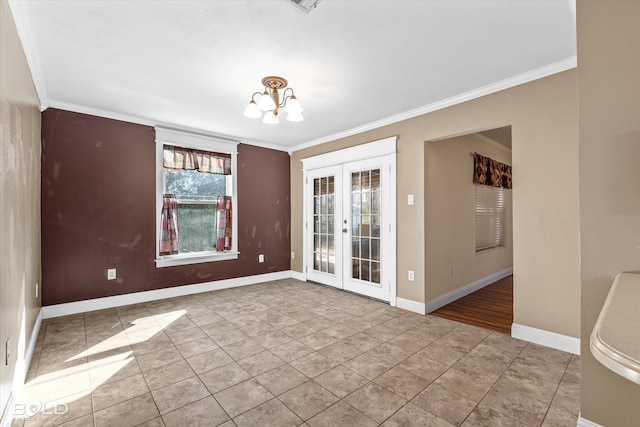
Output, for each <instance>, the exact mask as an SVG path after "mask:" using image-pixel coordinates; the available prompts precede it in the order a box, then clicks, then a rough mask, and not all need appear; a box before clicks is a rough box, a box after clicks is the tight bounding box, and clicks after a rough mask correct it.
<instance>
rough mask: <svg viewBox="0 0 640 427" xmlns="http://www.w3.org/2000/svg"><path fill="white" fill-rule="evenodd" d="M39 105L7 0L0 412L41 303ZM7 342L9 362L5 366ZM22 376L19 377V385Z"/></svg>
mask: <svg viewBox="0 0 640 427" xmlns="http://www.w3.org/2000/svg"><path fill="white" fill-rule="evenodd" d="M39 105H40V101H39V100H38V96H37V95H36V91H35V89H34V86H33V82H32V80H31V75H30V73H29V69H28V67H27V62H26V59H25V57H24V53H23V51H22V47H21V45H20V42H19V40H18V36H17V33H16V29H15V26H14V23H13V19H12V17H11V12H10V11H9V6H8V4H7V2H6V0H2V1H1V2H0V120H1V121H0V138H2V139H1V141H0V242H1V244H0V245H1V246H0V248H2V253H1V254H0V271H1V272H2V274H0V344H1V346H2V347H1V348H2V363H0V373H1V375H0V391H1V392H2V393H1V394H2V396H1V401H0V412H1V411H2V410H4V408H5V405H6V403H7V401H8V399H9V396H10V393H11V391H12V383H13V381H14V373H15V371H16V369H18V371H20V370H22V369H24V368H23V367H21V366H20V363H19V361H20V359H22V360H23V361H24V354H25V350H26V345H28V341H29V339H30V336H31V332H32V330H33V326H34V324H35V320H36V317H37V315H38V310H39V307H40V302H39V300H38V299H36V297H35V287H36V284H39V283H40V110H39ZM7 340H8V341H9V346H10V354H11V359H10V360H9V365H8V366H5V364H4V346H5V342H6V341H7ZM23 379H24V378H18V379H17V381H21V380H23Z"/></svg>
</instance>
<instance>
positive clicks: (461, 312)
mask: <svg viewBox="0 0 640 427" xmlns="http://www.w3.org/2000/svg"><path fill="white" fill-rule="evenodd" d="M430 314H432V315H434V316H438V317H443V318H445V319H449V320H456V321H458V322H461V323H466V324H468V325H474V326H479V327H481V328H485V329H490V330H492V331H496V332H501V333H503V334H507V335H511V324H512V323H513V276H508V277H505V278H504V279H501V280H498V281H497V282H494V283H492V284H490V285H488V286H485V287H484V288H482V289H480V290H478V291H476V292H474V293H472V294H469V295H467V296H466V297H463V298H460V299H459V300H456V301H454V302H452V303H451V304H447V305H445V306H444V307H442V308H439V309H438V310H436V311H433V312H431V313H430Z"/></svg>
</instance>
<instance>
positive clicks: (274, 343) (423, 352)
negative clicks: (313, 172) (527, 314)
mask: <svg viewBox="0 0 640 427" xmlns="http://www.w3.org/2000/svg"><path fill="white" fill-rule="evenodd" d="M579 372H580V359H579V358H578V357H576V356H573V355H571V354H568V353H563V352H561V351H557V350H552V349H548V348H545V347H541V346H538V345H534V344H527V343H526V342H523V341H519V340H516V339H513V338H510V337H508V336H506V335H501V334H498V333H493V332H490V331H487V330H483V329H479V328H476V327H472V326H467V325H463V324H460V323H456V322H453V321H449V320H445V319H441V318H437V317H432V316H428V315H427V316H421V315H418V314H414V313H410V312H407V311H404V310H400V309H396V308H392V307H390V306H388V305H386V304H383V303H380V302H377V301H372V300H370V299H366V298H362V297H359V296H355V295H352V294H349V293H346V292H341V291H338V290H335V289H332V288H328V287H324V286H321V285H315V284H310V283H304V282H299V281H296V280H281V281H274V282H268V283H263V284H258V285H253V286H246V287H242V288H235V289H226V290H222V291H215V292H208V293H203V294H198V295H191V296H184V297H178V298H173V299H166V300H159V301H153V302H149V303H144V304H136V305H131V306H126V307H118V308H115V309H108V310H101V311H95V312H88V313H84V314H78V315H72V316H67V317H61V318H55V319H49V320H45V321H43V323H42V328H41V330H40V335H39V336H38V341H37V345H36V350H35V353H34V355H33V361H32V365H31V367H30V369H29V372H28V377H27V382H26V385H25V389H24V391H23V395H22V398H21V401H20V402H19V403H18V405H16V406H15V409H14V413H15V414H16V415H18V416H19V415H20V414H23V415H24V416H23V417H21V418H17V419H15V421H14V423H13V426H24V427H27V426H36V425H47V426H49V425H64V426H98V427H102V426H117V427H125V426H136V425H143V426H163V425H164V426H189V427H192V426H200V425H202V426H217V425H223V426H225V427H227V426H261V427H262V426H278V427H284V426H298V425H304V426H350V427H351V426H376V425H384V426H411V425H416V426H438V427H441V426H460V425H462V426H465V427H471V426H541V425H542V426H575V425H576V422H577V414H578V410H579V389H580V374H579Z"/></svg>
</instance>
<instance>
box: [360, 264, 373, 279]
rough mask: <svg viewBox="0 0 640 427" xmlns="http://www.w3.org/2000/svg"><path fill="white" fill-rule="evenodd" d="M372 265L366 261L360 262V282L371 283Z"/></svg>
mask: <svg viewBox="0 0 640 427" xmlns="http://www.w3.org/2000/svg"><path fill="white" fill-rule="evenodd" d="M370 264H371V263H370V262H369V261H366V260H360V280H365V281H367V282H369V281H371V278H370V277H369V265H370Z"/></svg>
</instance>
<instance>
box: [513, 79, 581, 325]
mask: <svg viewBox="0 0 640 427" xmlns="http://www.w3.org/2000/svg"><path fill="white" fill-rule="evenodd" d="M540 83H543V82H540ZM576 90H577V89H576V72H575V70H574V71H571V72H567V73H562V74H559V75H556V76H554V77H552V78H547V79H545V80H544V83H543V84H538V82H532V83H529V84H525V85H522V86H519V87H517V88H514V96H513V122H512V125H513V128H512V129H513V132H512V138H513V147H512V150H513V151H512V162H513V170H514V172H513V186H514V191H513V241H514V255H513V270H514V296H513V299H514V314H513V317H514V319H513V321H514V323H517V324H520V325H525V326H532V327H535V328H539V329H543V330H546V331H553V332H556V333H559V334H563V335H568V336H571V337H575V338H579V337H580V254H579V250H580V246H579V245H580V237H579V235H580V228H579V198H578V127H577V101H576Z"/></svg>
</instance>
